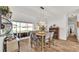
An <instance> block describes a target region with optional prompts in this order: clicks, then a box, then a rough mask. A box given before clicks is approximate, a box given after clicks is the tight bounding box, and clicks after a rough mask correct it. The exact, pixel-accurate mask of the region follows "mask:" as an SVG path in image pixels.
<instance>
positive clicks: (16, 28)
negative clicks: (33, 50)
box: [12, 22, 34, 33]
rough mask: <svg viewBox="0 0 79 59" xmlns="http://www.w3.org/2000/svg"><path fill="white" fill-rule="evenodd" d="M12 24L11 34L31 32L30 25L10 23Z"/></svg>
mask: <svg viewBox="0 0 79 59" xmlns="http://www.w3.org/2000/svg"><path fill="white" fill-rule="evenodd" d="M12 23H13V29H12V31H13V33H23V32H29V31H33V28H34V27H33V24H32V23H22V22H12Z"/></svg>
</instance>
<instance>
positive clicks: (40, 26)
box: [37, 7, 47, 31]
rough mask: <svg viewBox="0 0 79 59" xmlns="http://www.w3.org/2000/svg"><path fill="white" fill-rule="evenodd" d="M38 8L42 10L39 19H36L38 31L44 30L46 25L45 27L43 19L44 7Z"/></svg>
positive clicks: (45, 23)
mask: <svg viewBox="0 0 79 59" xmlns="http://www.w3.org/2000/svg"><path fill="white" fill-rule="evenodd" d="M40 9H41V10H42V15H41V17H40V20H39V21H38V23H37V25H38V30H40V31H45V30H46V27H47V22H46V19H45V13H44V12H45V8H44V7H40Z"/></svg>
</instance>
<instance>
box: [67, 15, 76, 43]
mask: <svg viewBox="0 0 79 59" xmlns="http://www.w3.org/2000/svg"><path fill="white" fill-rule="evenodd" d="M67 40H70V41H74V42H77V16H73V15H72V16H71V17H68V37H67Z"/></svg>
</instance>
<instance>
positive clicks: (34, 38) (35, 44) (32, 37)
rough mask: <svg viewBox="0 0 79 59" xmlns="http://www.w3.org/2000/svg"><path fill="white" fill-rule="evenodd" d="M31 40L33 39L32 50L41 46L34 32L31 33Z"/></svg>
mask: <svg viewBox="0 0 79 59" xmlns="http://www.w3.org/2000/svg"><path fill="white" fill-rule="evenodd" d="M30 39H31V48H32V47H33V45H34V46H35V47H36V48H37V47H38V45H39V39H38V37H37V36H36V34H35V33H34V32H31V33H30Z"/></svg>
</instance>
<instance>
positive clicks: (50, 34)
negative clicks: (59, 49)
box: [45, 32, 54, 48]
mask: <svg viewBox="0 0 79 59" xmlns="http://www.w3.org/2000/svg"><path fill="white" fill-rule="evenodd" d="M53 34H54V33H53V32H47V33H46V35H45V44H46V43H48V45H49V48H50V46H51V43H52V44H53V45H54V39H53Z"/></svg>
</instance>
